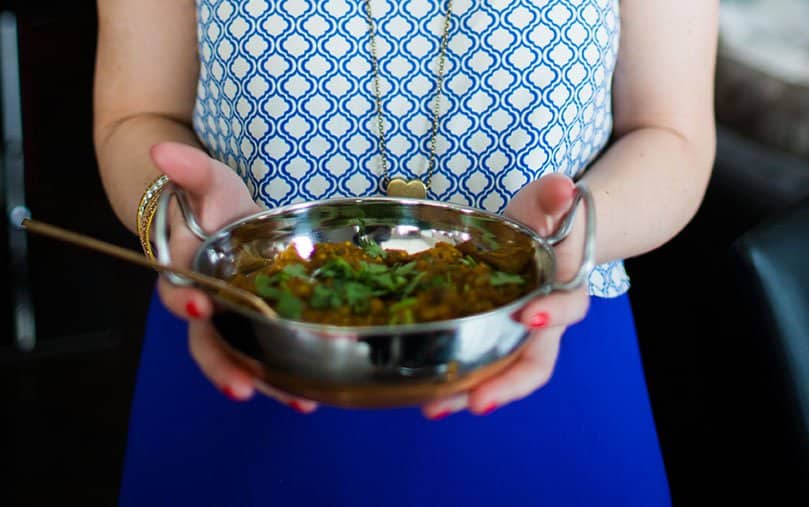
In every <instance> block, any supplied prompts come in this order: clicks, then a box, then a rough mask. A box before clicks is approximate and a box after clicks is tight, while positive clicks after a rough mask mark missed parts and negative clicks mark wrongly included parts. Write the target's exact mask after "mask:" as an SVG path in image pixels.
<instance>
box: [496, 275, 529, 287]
mask: <svg viewBox="0 0 809 507" xmlns="http://www.w3.org/2000/svg"><path fill="white" fill-rule="evenodd" d="M489 283H490V284H492V286H494V287H499V286H501V285H511V284H516V285H522V284H524V283H525V280H524V279H523V277H521V276H520V275H516V274H514V273H504V272H503V271H493V272H492V274H491V275H489Z"/></svg>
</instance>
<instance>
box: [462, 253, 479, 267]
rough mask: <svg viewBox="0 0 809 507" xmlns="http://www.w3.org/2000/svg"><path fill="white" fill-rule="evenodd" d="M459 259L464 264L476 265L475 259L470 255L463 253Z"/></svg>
mask: <svg viewBox="0 0 809 507" xmlns="http://www.w3.org/2000/svg"><path fill="white" fill-rule="evenodd" d="M459 260H460V262H461V264H463V265H464V266H468V267H472V266H475V265H477V261H476V260H475V258H474V257H472V256H471V255H464V256H463V257H461V258H460V259H459Z"/></svg>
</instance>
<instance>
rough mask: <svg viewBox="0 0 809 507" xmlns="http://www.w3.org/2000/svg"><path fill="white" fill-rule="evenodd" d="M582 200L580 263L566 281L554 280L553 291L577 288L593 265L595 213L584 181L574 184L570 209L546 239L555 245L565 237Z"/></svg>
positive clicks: (591, 195)
mask: <svg viewBox="0 0 809 507" xmlns="http://www.w3.org/2000/svg"><path fill="white" fill-rule="evenodd" d="M582 200H584V211H585V213H586V215H585V217H584V218H585V220H584V252H583V254H582V260H581V265H580V266H579V270H578V272H576V275H575V276H573V278H571V279H570V280H568V281H566V282H554V284H553V287H552V290H554V291H557V290H561V291H570V290H573V289H576V288H578V287H579V286H580V285H581V284H582V282H584V280H585V278H587V276H589V275H590V271H592V269H593V268H594V267H595V239H596V213H595V205H594V203H593V194H592V193H591V192H590V188H589V187H588V186H587V184H586V183H584V182H579V183H577V184H576V188H575V195H574V198H573V204H571V206H570V210H569V211H568V212H567V215H565V217H564V218H563V219H562V223H561V224H559V228H558V229H557V230H556V232H555V233H554V234H553V236H550V237H549V238H547V240H548V242H549V243H550V244H551V245H553V246H555V245H557V244H559V243H561V242H562V241H564V240H565V238H567V236H568V235H569V234H570V231H571V230H572V229H573V219H574V218H576V210H577V209H578V206H579V202H581V201H582Z"/></svg>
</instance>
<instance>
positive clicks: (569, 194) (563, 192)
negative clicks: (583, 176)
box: [537, 174, 575, 219]
mask: <svg viewBox="0 0 809 507" xmlns="http://www.w3.org/2000/svg"><path fill="white" fill-rule="evenodd" d="M574 190H575V186H574V184H573V181H572V180H571V179H570V178H569V177H567V176H565V175H562V174H549V175H547V176H543V177H542V178H540V179H539V188H538V189H537V198H538V199H539V206H540V208H541V209H542V211H543V212H544V213H545V214H546V215H548V216H551V217H553V218H554V219H558V218H560V217H561V216H562V215H564V214H565V213H566V212H567V210H568V209H569V208H570V205H571V204H572V203H573V193H574Z"/></svg>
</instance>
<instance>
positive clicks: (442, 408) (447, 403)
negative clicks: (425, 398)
mask: <svg viewBox="0 0 809 507" xmlns="http://www.w3.org/2000/svg"><path fill="white" fill-rule="evenodd" d="M468 401H469V396H468V395H467V394H466V393H461V394H456V395H455V396H449V397H447V398H442V399H440V400H435V401H431V402H430V403H427V404H426V405H424V406H423V407H421V412H422V414H424V417H426V418H427V419H432V420H433V421H440V420H441V419H444V418H445V417H447V416H450V415H452V414H454V413H456V412H460V411H461V410H463V409H465V408H466V406H467V403H468Z"/></svg>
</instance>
